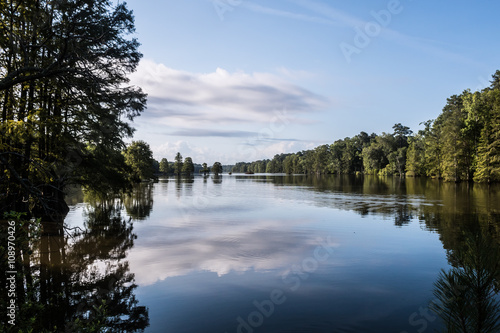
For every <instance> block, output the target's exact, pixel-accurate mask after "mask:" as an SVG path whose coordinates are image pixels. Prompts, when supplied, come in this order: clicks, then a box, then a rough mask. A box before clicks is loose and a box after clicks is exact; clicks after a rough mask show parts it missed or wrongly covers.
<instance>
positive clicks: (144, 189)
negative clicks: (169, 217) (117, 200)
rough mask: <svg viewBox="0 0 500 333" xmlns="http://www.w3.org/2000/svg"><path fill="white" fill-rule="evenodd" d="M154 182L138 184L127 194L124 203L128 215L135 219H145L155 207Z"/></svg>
mask: <svg viewBox="0 0 500 333" xmlns="http://www.w3.org/2000/svg"><path fill="white" fill-rule="evenodd" d="M153 186H154V185H153V183H150V182H148V183H141V184H136V185H135V186H134V188H133V190H132V193H129V194H125V195H124V199H123V203H124V205H125V209H126V210H127V214H128V216H130V217H131V218H133V219H135V220H145V219H146V218H147V217H149V214H151V210H152V209H153Z"/></svg>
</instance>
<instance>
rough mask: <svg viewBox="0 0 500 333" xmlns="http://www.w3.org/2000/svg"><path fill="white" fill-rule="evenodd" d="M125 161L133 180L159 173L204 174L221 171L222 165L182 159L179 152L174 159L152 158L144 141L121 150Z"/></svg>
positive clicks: (136, 180)
mask: <svg viewBox="0 0 500 333" xmlns="http://www.w3.org/2000/svg"><path fill="white" fill-rule="evenodd" d="M123 155H124V156H125V163H126V164H127V165H128V166H129V167H130V169H131V170H132V178H133V180H134V181H135V182H139V181H141V180H149V179H152V178H154V177H155V176H159V175H170V174H173V175H177V176H180V175H186V176H191V175H193V174H196V173H202V174H204V175H206V174H209V173H211V172H212V173H214V174H216V175H218V174H220V173H222V171H223V167H222V164H221V163H220V162H215V163H214V164H213V165H212V167H209V166H208V164H207V163H203V164H195V163H193V159H192V158H191V157H186V158H184V159H183V157H182V155H181V153H180V152H178V153H177V154H176V155H175V158H174V161H173V162H169V161H168V160H167V159H166V158H162V159H161V160H160V161H157V160H155V159H154V158H153V151H152V150H151V148H150V146H149V144H148V143H147V142H145V141H142V140H139V141H133V142H132V143H131V144H130V145H128V146H127V148H126V149H125V150H124V151H123Z"/></svg>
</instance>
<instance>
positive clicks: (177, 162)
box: [174, 152, 183, 176]
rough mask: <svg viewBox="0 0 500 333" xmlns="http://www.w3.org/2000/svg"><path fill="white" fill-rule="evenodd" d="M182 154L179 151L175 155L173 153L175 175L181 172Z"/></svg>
mask: <svg viewBox="0 0 500 333" xmlns="http://www.w3.org/2000/svg"><path fill="white" fill-rule="evenodd" d="M182 166H183V163H182V155H181V153H179V152H177V155H175V162H174V172H175V174H176V175H177V176H180V175H181V173H182Z"/></svg>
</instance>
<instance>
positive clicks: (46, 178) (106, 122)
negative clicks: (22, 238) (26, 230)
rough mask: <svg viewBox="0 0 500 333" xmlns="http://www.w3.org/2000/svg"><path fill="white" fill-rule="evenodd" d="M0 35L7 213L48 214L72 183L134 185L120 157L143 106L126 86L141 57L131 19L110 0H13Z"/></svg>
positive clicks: (1, 156)
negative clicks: (133, 123) (124, 140)
mask: <svg viewBox="0 0 500 333" xmlns="http://www.w3.org/2000/svg"><path fill="white" fill-rule="evenodd" d="M0 27H1V29H2V34H0V77H1V78H0V110H1V116H0V177H2V179H1V181H0V184H2V185H0V187H1V190H0V192H2V193H8V195H7V196H2V199H0V200H1V201H0V209H2V210H7V209H15V210H20V211H27V210H29V208H30V207H34V210H35V212H36V211H38V212H40V211H42V212H45V213H46V214H48V211H54V210H55V211H57V210H58V209H59V208H60V207H58V205H60V204H61V201H63V195H64V194H63V190H64V188H65V186H66V185H67V184H70V183H77V184H83V185H86V186H87V187H90V188H93V189H96V190H109V189H119V188H121V187H123V185H125V184H127V183H128V182H127V179H126V177H125V176H124V175H126V170H125V169H124V168H125V163H123V160H120V158H117V157H118V156H119V153H118V154H117V152H119V151H121V150H122V149H123V148H124V147H125V144H124V142H123V139H124V137H127V136H131V135H132V133H133V129H132V128H131V127H130V125H129V124H128V123H127V120H132V119H133V118H135V117H136V116H138V115H139V114H140V112H142V111H143V110H144V107H145V103H146V95H145V94H144V93H142V91H141V90H140V89H139V88H136V87H132V86H129V85H128V82H129V79H128V74H129V73H131V72H133V71H135V69H136V67H137V65H138V63H139V60H140V58H141V54H140V53H139V52H138V51H137V49H138V45H139V43H138V42H137V40H136V39H134V38H130V37H129V35H130V34H131V33H133V32H134V20H133V15H132V12H131V11H129V10H128V9H127V7H126V5H125V4H118V5H114V4H113V3H112V2H111V1H109V0H87V1H83V0H77V1H70V0H60V1H49V0H26V1H16V0H6V1H0ZM109 156H113V157H112V158H109ZM97 174H98V175H103V174H115V175H123V177H121V180H118V179H109V178H108V177H92V175H97ZM96 178H100V179H99V182H96ZM108 179H109V181H108ZM105 184H107V185H105ZM23 198H24V199H23ZM28 202H29V203H28Z"/></svg>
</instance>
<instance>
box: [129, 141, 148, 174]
mask: <svg viewBox="0 0 500 333" xmlns="http://www.w3.org/2000/svg"><path fill="white" fill-rule="evenodd" d="M124 155H125V162H126V163H127V164H128V165H129V166H130V167H131V168H132V170H133V172H134V178H135V179H137V180H145V179H151V178H152V177H153V174H154V169H153V161H154V159H153V152H152V151H151V148H150V147H149V144H147V143H146V142H144V141H142V140H139V141H133V142H132V144H131V145H130V146H128V147H127V149H126V150H125V152H124Z"/></svg>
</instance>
